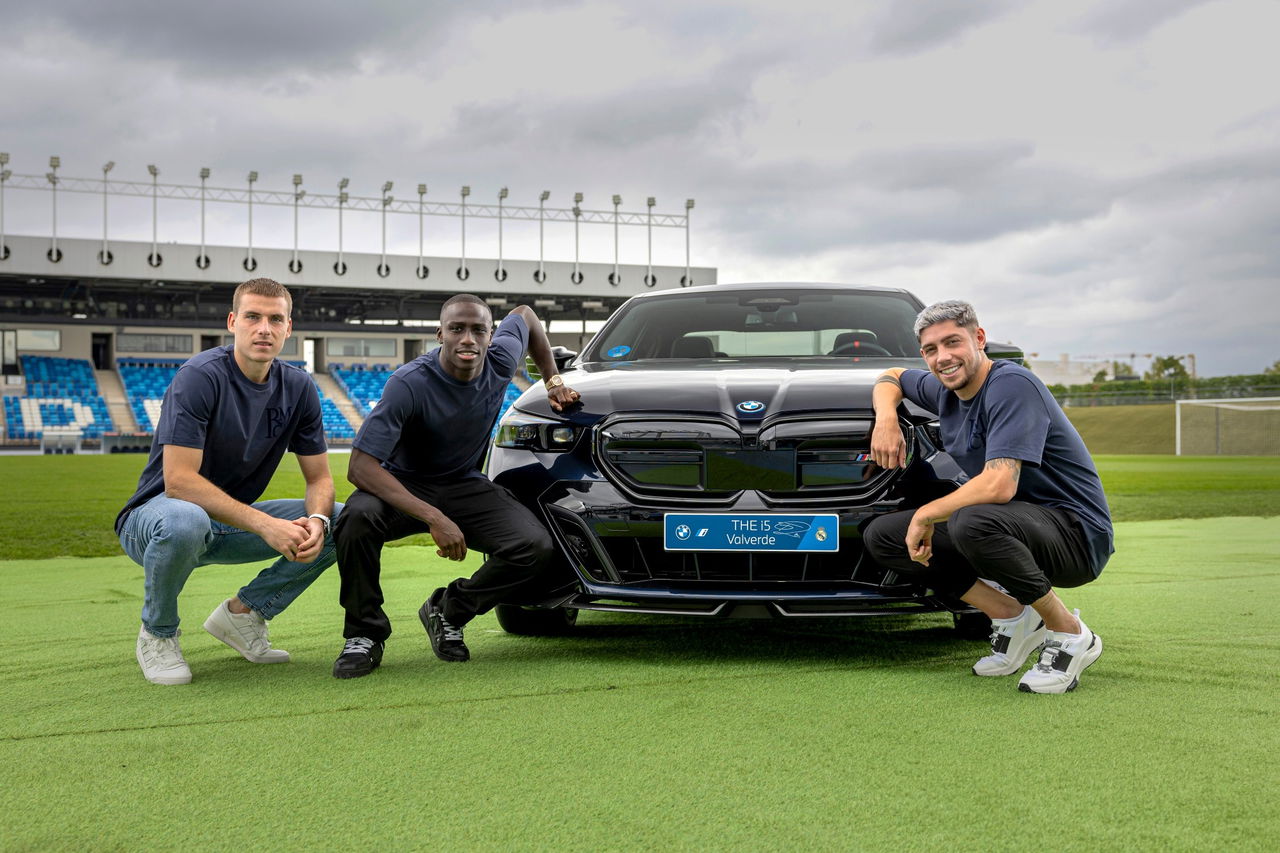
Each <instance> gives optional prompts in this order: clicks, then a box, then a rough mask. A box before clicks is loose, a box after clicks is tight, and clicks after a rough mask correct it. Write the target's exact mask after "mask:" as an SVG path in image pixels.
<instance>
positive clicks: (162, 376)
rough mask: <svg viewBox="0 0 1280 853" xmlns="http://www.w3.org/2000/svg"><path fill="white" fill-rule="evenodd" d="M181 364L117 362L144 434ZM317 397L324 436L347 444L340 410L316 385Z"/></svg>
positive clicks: (349, 432)
mask: <svg viewBox="0 0 1280 853" xmlns="http://www.w3.org/2000/svg"><path fill="white" fill-rule="evenodd" d="M288 363H289V364H292V365H295V366H296V367H305V366H306V362H302V361H290V362H288ZM181 366H182V362H180V361H172V360H165V359H148V358H122V359H120V360H119V363H118V368H119V371H120V381H121V383H122V384H123V385H124V387H125V394H126V396H128V398H129V406H130V408H132V409H133V414H134V417H136V418H137V419H138V427H139V428H140V429H141V430H142V431H143V432H155V428H156V423H158V422H159V420H160V403H161V402H162V401H163V399H164V392H165V389H167V388H168V387H169V383H170V382H172V381H173V377H174V375H175V374H176V373H177V372H178V368H179V367H181ZM316 392H317V393H319V395H320V407H321V416H322V417H323V419H324V434H325V435H326V436H327V437H328V438H329V439H330V440H338V441H350V440H351V439H353V438H355V436H356V432H355V430H354V429H352V427H351V424H350V423H348V422H347V419H346V417H345V416H344V415H343V414H342V412H341V411H339V409H338V406H337V404H335V403H334V402H333V400H330V399H329V398H328V397H326V396H325V393H324V391H323V390H322V389H321V388H320V386H319V385H316Z"/></svg>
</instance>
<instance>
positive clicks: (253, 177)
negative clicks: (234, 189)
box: [244, 172, 258, 272]
mask: <svg viewBox="0 0 1280 853" xmlns="http://www.w3.org/2000/svg"><path fill="white" fill-rule="evenodd" d="M257 180H258V173H257V172H250V173H249V253H248V256H247V257H245V259H244V268H245V269H246V270H249V271H250V272H252V271H253V270H255V269H257V268H258V262H257V261H255V260H254V259H253V184H254V182H255V181H257Z"/></svg>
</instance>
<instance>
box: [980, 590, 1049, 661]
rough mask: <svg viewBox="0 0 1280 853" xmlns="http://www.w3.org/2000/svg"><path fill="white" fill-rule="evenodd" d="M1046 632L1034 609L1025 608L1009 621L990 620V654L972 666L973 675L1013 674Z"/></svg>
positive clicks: (1042, 639) (1043, 637) (1037, 645)
mask: <svg viewBox="0 0 1280 853" xmlns="http://www.w3.org/2000/svg"><path fill="white" fill-rule="evenodd" d="M1047 633H1048V631H1047V630H1046V629H1045V627H1044V620H1043V619H1041V618H1040V614H1039V613H1036V611H1035V608H1033V607H1032V606H1031V605H1029V604H1028V605H1026V606H1024V607H1023V608H1022V614H1021V615H1019V616H1015V617H1014V618H1012V619H992V620H991V654H989V655H987V656H986V657H984V658H979V659H978V662H977V663H975V664H974V665H973V674H974V675H1013V674H1014V673H1015V672H1017V671H1018V670H1020V669H1022V665H1023V664H1024V663H1026V662H1027V657H1028V656H1029V655H1030V654H1031V653H1032V652H1033V651H1035V650H1036V649H1037V648H1038V647H1039V646H1040V644H1041V643H1043V642H1044V639H1045V635H1046V634H1047Z"/></svg>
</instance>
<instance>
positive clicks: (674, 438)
mask: <svg viewBox="0 0 1280 853" xmlns="http://www.w3.org/2000/svg"><path fill="white" fill-rule="evenodd" d="M872 425H873V421H872V420H871V419H870V418H869V417H868V418H848V417H841V418H832V417H819V418H815V417H809V418H794V419H788V420H779V421H774V422H772V423H770V424H768V425H766V426H764V427H763V428H761V429H759V430H758V431H748V430H744V429H743V428H741V427H740V426H738V425H735V424H730V423H727V422H724V421H714V420H697V419H692V418H683V417H680V416H677V415H672V416H667V417H663V416H658V417H652V416H650V417H645V418H622V417H619V418H616V419H613V420H611V421H607V422H606V423H604V424H603V425H602V426H601V427H600V429H599V430H598V431H597V435H596V443H595V451H596V457H597V463H598V464H599V466H600V469H601V470H602V471H603V472H604V473H605V474H606V476H607V477H608V478H609V480H610V481H611V482H613V483H614V484H615V485H617V486H619V487H620V488H622V489H624V490H625V491H626V492H628V493H629V494H631V495H632V496H638V497H661V498H674V499H677V500H683V501H690V500H693V501H697V500H703V501H715V500H717V499H729V498H732V497H733V496H735V495H737V494H738V493H740V492H742V491H744V490H748V489H751V490H755V491H757V492H759V493H760V494H761V495H762V496H764V497H765V498H766V499H772V500H774V501H788V500H795V499H801V500H803V499H836V498H840V499H850V498H851V499H857V498H859V497H865V496H867V495H870V494H872V493H873V492H875V491H876V490H878V489H879V488H881V487H882V486H883V485H884V484H885V483H886V481H887V480H889V479H890V478H891V477H892V472H889V471H885V470H884V469H882V468H880V467H879V466H877V465H876V464H875V463H874V462H873V461H872V460H871V454H870V450H871V427H872ZM753 429H754V428H753Z"/></svg>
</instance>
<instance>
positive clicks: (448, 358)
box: [333, 294, 578, 678]
mask: <svg viewBox="0 0 1280 853" xmlns="http://www.w3.org/2000/svg"><path fill="white" fill-rule="evenodd" d="M437 340H439V341H440V347H439V348H438V349H435V350H432V351H431V352H429V353H427V354H426V355H424V356H421V357H419V358H416V359H414V360H413V361H411V362H409V363H408V364H406V365H404V366H403V367H401V368H400V369H399V370H397V371H396V372H395V373H393V374H392V375H391V377H390V379H388V380H387V386H386V389H385V390H384V392H383V396H382V399H381V400H380V401H379V402H378V405H377V407H376V408H375V409H374V410H373V412H372V413H371V414H370V416H369V418H368V419H367V420H366V421H365V422H364V425H363V426H362V427H361V428H360V433H359V435H357V436H356V440H355V443H354V445H353V447H352V451H351V461H350V463H349V467H348V471H347V479H349V480H350V481H351V482H352V484H353V485H355V486H356V488H357V491H356V492H354V493H353V494H352V495H351V497H350V499H349V500H348V501H347V504H346V507H345V509H344V513H343V514H342V515H341V516H339V519H340V521H339V523H338V524H337V525H336V526H335V529H334V538H335V540H336V542H337V549H338V571H339V573H340V574H341V576H342V587H341V593H340V598H341V602H342V606H343V608H344V609H345V610H346V622H345V626H344V630H343V636H344V637H345V638H346V643H345V645H344V646H343V649H342V653H341V655H339V656H338V659H337V660H336V661H335V662H334V665H333V674H334V676H336V677H338V678H357V677H359V676H362V675H368V674H369V673H370V672H372V671H373V670H374V669H375V668H377V666H378V665H379V664H380V663H381V661H382V654H383V647H384V644H385V643H386V640H387V638H388V637H389V636H390V635H391V623H390V622H389V621H388V620H387V616H386V613H384V612H383V610H382V602H383V596H382V587H381V585H380V583H379V576H380V574H381V569H382V561H381V555H382V546H383V545H384V544H385V543H386V542H389V541H391V540H394V539H401V538H404V537H405V536H408V535H410V534H412V533H424V532H430V533H431V536H432V538H433V539H434V540H435V543H436V553H437V554H439V555H440V556H442V557H445V558H447V559H450V560H462V559H463V558H464V557H466V555H467V548H468V546H470V547H473V548H478V549H480V550H481V551H483V552H485V553H487V554H488V555H489V559H488V560H487V561H485V563H484V565H482V566H481V567H480V568H479V569H477V570H476V572H475V574H473V575H472V576H471V577H470V578H458V579H457V580H455V581H453V582H452V583H451V584H449V586H448V587H442V588H440V589H437V590H436V591H435V592H434V593H432V594H431V596H430V597H429V598H428V599H427V601H426V602H425V603H424V604H423V605H422V608H421V609H420V610H419V613H418V615H419V618H421V620H422V623H423V626H424V627H425V628H426V630H427V636H428V638H429V639H430V641H431V648H432V651H434V652H435V654H436V656H437V657H439V658H440V659H441V660H445V661H466V660H469V659H470V657H471V654H470V652H469V651H468V649H467V646H466V643H465V642H464V641H463V636H462V628H463V626H464V625H466V624H467V623H468V622H469V621H471V619H472V618H473V617H475V616H477V615H479V614H481V613H485V612H487V611H488V610H490V609H491V608H492V607H493V606H494V605H495V604H499V603H502V602H515V601H519V600H520V599H521V598H522V597H524V596H527V595H529V594H530V593H531V592H534V591H536V590H537V589H539V588H540V586H541V585H542V584H543V583H544V582H545V575H546V573H547V571H548V570H549V568H550V567H551V566H552V565H553V564H552V562H551V557H552V554H553V553H554V552H553V545H552V541H551V537H550V534H548V532H547V530H546V528H545V527H544V526H543V525H542V523H541V522H540V521H539V520H538V519H537V518H536V517H535V516H534V515H533V514H532V513H531V512H529V510H528V509H526V508H525V507H524V506H522V505H521V504H520V503H519V502H517V501H516V500H515V498H513V497H512V496H511V495H510V494H509V493H508V492H507V491H506V490H505V489H502V488H501V487H499V486H496V485H494V484H493V483H492V482H490V480H489V479H488V478H487V477H485V476H484V474H483V473H482V472H481V471H480V465H481V463H482V462H483V461H484V457H485V452H486V450H487V449H488V445H489V436H490V433H491V432H492V430H493V424H494V421H495V420H496V419H497V417H498V411H499V409H500V408H501V405H502V400H503V396H504V394H505V392H506V388H507V385H508V383H509V382H510V381H511V378H512V377H513V376H514V375H515V373H516V371H518V370H519V369H520V368H521V366H522V365H523V364H524V355H525V351H526V350H527V351H528V352H529V354H530V355H531V356H532V358H533V360H534V363H535V364H537V365H538V369H539V370H540V371H541V372H542V375H543V376H544V377H546V380H545V384H546V387H547V396H548V397H549V398H550V401H551V406H552V408H554V409H556V410H557V411H559V410H561V409H563V408H564V407H565V406H568V405H571V404H572V403H574V402H575V401H576V400H577V399H578V393H577V392H576V391H574V390H572V389H571V388H569V387H568V386H566V385H564V383H563V381H562V380H561V379H560V376H559V374H557V373H556V369H555V360H554V359H553V358H552V356H551V347H550V344H549V342H548V341H547V335H546V332H545V331H544V330H543V328H542V324H541V323H540V322H539V321H538V318H537V316H536V315H535V314H534V313H533V310H532V309H531V308H528V307H527V306H524V305H521V306H518V307H517V308H514V309H513V310H512V311H511V312H510V313H509V314H508V315H507V316H506V318H505V319H504V320H503V321H502V323H501V324H500V325H499V326H498V328H497V330H496V331H494V329H493V317H492V315H491V314H490V312H489V306H488V305H486V304H485V302H484V301H483V300H481V299H479V298H478V297H475V296H472V295H471V294H459V295H457V296H454V297H452V298H450V299H449V300H447V301H446V302H445V303H444V305H443V307H442V308H441V310H440V330H439V331H438V332H437Z"/></svg>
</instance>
